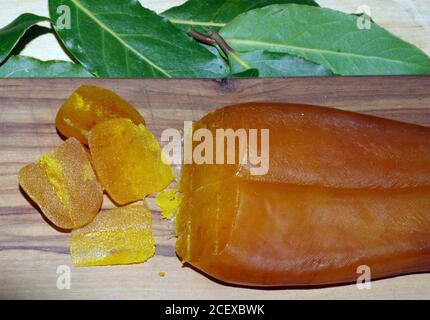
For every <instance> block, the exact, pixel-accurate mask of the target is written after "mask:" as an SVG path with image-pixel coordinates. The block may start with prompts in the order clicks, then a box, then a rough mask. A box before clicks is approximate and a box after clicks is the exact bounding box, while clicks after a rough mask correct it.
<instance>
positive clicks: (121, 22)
mask: <svg viewBox="0 0 430 320" xmlns="http://www.w3.org/2000/svg"><path fill="white" fill-rule="evenodd" d="M60 5H67V6H68V7H69V8H70V12H71V28H70V29H66V28H63V29H61V28H59V27H56V26H55V29H56V32H57V33H58V35H59V36H60V38H61V39H62V40H63V42H64V44H65V46H66V47H67V48H68V49H69V50H70V51H71V53H72V54H73V55H74V56H75V58H76V59H77V60H78V61H80V62H81V64H82V65H83V66H84V67H85V68H87V69H88V70H90V71H91V72H92V73H94V74H95V75H97V76H99V77H178V78H180V77H223V76H225V75H226V74H227V73H228V68H227V66H226V64H225V62H224V61H223V60H222V59H221V58H219V57H217V56H215V55H214V54H212V53H211V52H210V51H209V50H208V49H206V48H204V47H203V46H201V45H200V44H199V43H197V42H196V41H194V40H192V39H190V38H189V37H188V36H187V35H185V34H184V33H183V32H181V31H180V30H178V29H177V28H175V27H174V26H173V25H172V24H171V23H170V22H168V21H166V20H165V19H164V18H162V17H160V16H158V15H157V14H155V13H154V12H152V11H150V10H148V9H145V8H143V7H142V6H141V5H140V3H139V2H138V1H137V0H122V1H118V0H106V1H92V0H49V11H50V15H51V18H52V20H53V21H54V22H55V21H57V19H58V18H59V17H61V15H59V14H57V8H58V6H60Z"/></svg>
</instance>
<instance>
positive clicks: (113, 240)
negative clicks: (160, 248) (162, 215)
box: [70, 205, 155, 266]
mask: <svg viewBox="0 0 430 320" xmlns="http://www.w3.org/2000/svg"><path fill="white" fill-rule="evenodd" d="M70 253H71V255H72V261H73V263H74V264H75V265H77V266H102V265H113V264H131V263H140V262H144V261H146V260H147V259H149V258H151V257H152V256H153V255H154V254H155V245H154V239H153V237H152V217H151V211H150V210H149V209H148V208H147V207H146V206H141V205H131V206H127V207H121V208H116V209H112V210H108V211H105V212H101V213H100V214H99V215H98V216H97V217H96V218H95V219H94V221H93V222H91V223H90V224H88V225H87V226H85V227H83V228H81V229H78V230H73V232H72V239H71V248H70Z"/></svg>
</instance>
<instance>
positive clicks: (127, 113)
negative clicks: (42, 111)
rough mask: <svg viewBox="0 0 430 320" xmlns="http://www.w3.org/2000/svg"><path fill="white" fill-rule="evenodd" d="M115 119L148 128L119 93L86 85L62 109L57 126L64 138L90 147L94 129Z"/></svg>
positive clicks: (57, 118) (58, 115) (59, 112)
mask: <svg viewBox="0 0 430 320" xmlns="http://www.w3.org/2000/svg"><path fill="white" fill-rule="evenodd" d="M112 118H128V119H131V120H132V121H133V122H134V123H135V124H141V123H142V124H145V121H144V119H143V117H142V116H141V115H140V114H139V112H138V111H137V110H136V109H135V108H134V107H133V106H132V105H131V104H129V103H128V102H127V101H125V100H123V99H122V98H121V97H120V96H118V95H117V94H116V93H114V92H112V91H110V90H107V89H104V88H100V87H96V86H88V85H86V86H81V87H79V88H78V89H77V90H76V91H75V92H73V93H72V95H71V96H70V97H69V98H68V99H67V101H66V102H65V103H64V104H63V105H62V106H61V108H60V109H59V110H58V113H57V117H56V120H55V124H56V126H57V128H58V130H59V131H60V132H61V134H63V135H64V136H66V137H75V138H76V139H78V140H79V141H81V142H82V143H84V144H87V143H88V134H89V132H90V130H91V128H92V127H93V126H95V125H96V124H98V123H100V122H103V121H106V120H109V119H112Z"/></svg>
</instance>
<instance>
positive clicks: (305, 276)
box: [176, 103, 430, 286]
mask: <svg viewBox="0 0 430 320" xmlns="http://www.w3.org/2000/svg"><path fill="white" fill-rule="evenodd" d="M199 128H207V129H209V130H210V131H211V132H213V135H214V137H216V133H215V132H216V129H220V128H224V129H227V128H230V129H234V130H237V129H240V128H244V129H269V134H270V135H269V137H270V139H269V153H268V154H269V159H268V160H269V168H268V172H267V174H265V175H252V174H251V170H250V169H251V168H252V165H251V164H250V163H249V162H248V163H239V161H237V160H238V159H239V158H238V157H236V162H235V163H234V164H224V165H220V164H218V165H210V164H204V165H197V164H190V165H184V166H183V168H182V180H181V191H182V192H183V199H182V203H181V206H180V208H179V212H178V215H177V221H176V223H177V234H178V241H177V253H178V255H179V257H180V258H181V259H182V260H183V261H184V262H187V263H190V264H191V265H193V266H195V267H196V268H198V269H200V270H202V271H203V272H206V273H207V274H209V275H211V276H213V277H215V278H217V279H219V280H221V281H225V282H228V283H234V284H240V285H252V286H290V285H291V286H296V285H323V284H337V283H346V282H355V281H356V279H357V277H358V276H359V275H358V274H357V269H358V268H359V267H360V266H363V265H365V266H368V267H369V268H370V270H371V276H372V279H376V278H381V277H387V276H393V275H400V274H405V273H411V272H421V271H429V270H430V144H429V141H430V128H426V127H420V126H416V125H411V124H405V123H400V122H396V121H390V120H385V119H380V118H375V117H371V116H365V115H359V114H355V113H351V112H345V111H340V110H336V109H330V108H322V107H316V106H307V105H290V104H270V103H258V104H256V103H254V104H244V105H236V106H229V107H226V108H223V109H220V110H217V111H215V112H214V113H211V114H208V115H207V116H205V117H204V118H203V119H201V120H200V121H198V122H197V123H196V124H195V127H194V130H195V131H196V130H197V129H199ZM214 145H216V142H215V143H214ZM237 145H238V144H236V146H237ZM260 147H261V146H260ZM237 151H238V150H237V149H236V153H238V152H237Z"/></svg>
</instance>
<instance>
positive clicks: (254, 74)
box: [231, 69, 259, 78]
mask: <svg viewBox="0 0 430 320" xmlns="http://www.w3.org/2000/svg"><path fill="white" fill-rule="evenodd" d="M258 76H259V73H258V70H257V69H246V70H243V71H240V72H237V73H233V74H232V75H231V77H232V78H258Z"/></svg>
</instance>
